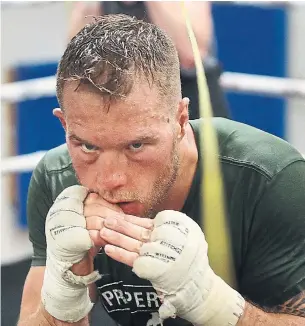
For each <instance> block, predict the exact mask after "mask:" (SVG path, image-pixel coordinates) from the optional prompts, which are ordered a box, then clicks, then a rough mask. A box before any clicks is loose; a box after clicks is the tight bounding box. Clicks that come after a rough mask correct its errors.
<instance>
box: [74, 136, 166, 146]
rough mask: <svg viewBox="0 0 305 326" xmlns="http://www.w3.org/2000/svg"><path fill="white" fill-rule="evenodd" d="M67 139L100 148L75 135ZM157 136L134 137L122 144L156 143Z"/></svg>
mask: <svg viewBox="0 0 305 326" xmlns="http://www.w3.org/2000/svg"><path fill="white" fill-rule="evenodd" d="M68 138H69V139H74V140H77V141H79V142H81V143H84V144H87V145H91V146H94V147H97V148H100V146H97V145H94V144H93V143H91V142H90V141H88V140H86V139H83V138H81V137H79V136H76V135H75V134H70V135H69V136H68ZM159 138H160V137H159V136H157V135H152V134H147V135H140V136H139V137H134V139H132V140H129V141H126V142H124V144H132V143H139V142H148V141H157V140H159Z"/></svg>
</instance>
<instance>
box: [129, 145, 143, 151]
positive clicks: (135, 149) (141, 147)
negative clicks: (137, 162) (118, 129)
mask: <svg viewBox="0 0 305 326" xmlns="http://www.w3.org/2000/svg"><path fill="white" fill-rule="evenodd" d="M143 146H144V144H143V143H132V144H130V145H129V146H128V148H129V149H130V150H131V151H132V152H138V151H140V150H141V149H143Z"/></svg>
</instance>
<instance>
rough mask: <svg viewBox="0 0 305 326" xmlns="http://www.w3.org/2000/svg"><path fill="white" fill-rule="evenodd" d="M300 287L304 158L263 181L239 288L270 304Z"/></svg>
mask: <svg viewBox="0 0 305 326" xmlns="http://www.w3.org/2000/svg"><path fill="white" fill-rule="evenodd" d="M304 290H305V161H297V162H294V163H292V164H290V165H289V166H287V167H286V168H284V169H283V170H281V171H280V172H279V173H278V174H277V175H275V176H274V177H273V178H272V179H271V180H270V181H269V182H268V184H267V186H266V188H265V191H264V192H263V194H262V196H261V199H260V200H259V202H258V204H257V207H256V210H255V214H254V216H253V220H252V225H251V232H250V235H249V246H248V248H247V254H246V255H245V261H244V264H243V268H242V280H241V292H242V293H243V294H244V295H245V296H246V297H248V298H251V299H252V301H254V302H255V303H257V304H261V305H263V306H266V307H272V306H275V305H278V304H281V303H284V302H285V301H287V300H288V299H290V298H291V297H293V296H295V295H297V294H298V293H300V292H302V291H304Z"/></svg>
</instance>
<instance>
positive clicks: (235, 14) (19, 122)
mask: <svg viewBox="0 0 305 326" xmlns="http://www.w3.org/2000/svg"><path fill="white" fill-rule="evenodd" d="M110 2H111V3H113V4H114V3H115V2H113V1H109V2H108V1H107V3H108V4H107V5H106V4H105V5H104V13H107V10H108V12H111V10H112V9H113V8H116V10H118V9H117V8H118V7H115V6H114V7H111V6H110V7H109V3H110ZM137 3H138V2H137ZM76 5H77V4H76V3H75V2H73V1H72V2H62V1H45V2H39V1H38V2H30V1H29V2H28V1H15V2H9V1H2V2H1V84H2V86H1V115H0V117H1V287H2V291H1V324H2V325H3V326H12V325H15V324H16V321H17V318H18V313H19V308H20V300H21V293H22V287H23V283H24V279H25V276H26V274H27V272H28V269H29V266H30V257H31V251H32V248H31V244H30V242H29V240H28V232H27V223H26V197H27V188H28V184H29V180H30V176H31V171H32V169H33V167H34V166H35V164H36V162H37V159H39V158H40V157H41V155H42V154H43V153H42V152H41V151H45V150H48V149H50V148H52V147H55V146H57V145H60V144H62V143H64V141H65V140H64V132H63V130H62V127H61V126H60V124H59V122H58V121H57V119H56V118H54V117H53V116H52V109H53V108H54V107H56V106H57V105H58V104H57V100H56V97H55V92H54V85H55V83H54V75H55V72H56V68H57V64H58V60H59V58H60V56H61V55H62V54H63V51H64V50H65V46H66V44H67V42H68V40H69V38H70V37H71V36H72V34H71V33H73V31H71V26H72V27H75V28H76V29H77V28H78V27H77V26H76V23H75V22H73V20H74V19H76V18H75V17H76V16H75V15H77V13H76V12H75V6H76ZM78 6H80V4H78ZM94 6H95V4H94V3H92V8H93V10H95V9H94V8H96V7H94ZM107 6H108V7H107ZM209 6H210V17H211V18H212V24H213V33H212V41H211V42H210V48H209V52H210V54H211V57H212V59H213V58H214V59H216V62H217V63H216V65H215V67H216V68H215V71H217V72H216V74H217V73H218V74H220V77H219V78H220V79H219V82H220V84H221V85H222V86H221V88H222V90H223V93H224V98H225V103H226V108H227V112H226V113H225V114H223V112H220V113H219V115H225V116H226V115H227V116H228V117H229V118H231V119H234V120H237V121H240V122H244V123H247V124H249V125H253V126H255V127H258V128H260V129H262V130H264V131H267V132H270V133H272V134H274V135H276V136H278V137H281V138H283V139H286V140H287V141H289V142H290V143H292V144H293V145H294V146H295V147H296V148H297V149H298V150H299V151H301V152H302V153H305V87H304V80H305V46H304V31H305V3H304V2H298V3H296V2H288V1H287V2H280V3H279V2H271V1H265V2H263V3H258V2H246V1H243V2H241V1H240V2H238V1H229V2H210V3H209ZM106 7H107V8H108V9H107V10H106V9H105V8H106ZM92 8H91V9H92ZM109 8H110V9H109ZM111 8H112V9H111ZM125 9H126V8H125ZM78 10H81V9H80V7H79V8H78ZM128 10H129V9H128ZM79 14H83V12H79ZM204 17H206V16H204V15H203V19H202V24H204V23H205V20H204ZM75 32H76V31H75ZM207 57H208V56H207ZM204 61H205V64H206V65H207V66H208V67H210V68H211V67H212V68H211V71H212V74H213V71H214V70H213V69H214V68H213V67H214V66H213V63H212V64H211V65H210V64H209V63H207V62H210V61H209V60H208V59H207V60H204ZM212 62H215V60H214V61H213V60H212ZM186 70H187V69H186ZM230 73H235V74H230ZM245 74H246V75H245ZM188 75H191V72H188V71H186V72H185V75H184V77H183V78H186V80H188V78H189V77H187V76H188ZM253 75H259V76H262V78H259V79H256V78H254V79H253ZM185 76H186V77H185ZM264 76H267V78H265V77H264ZM268 77H276V78H275V79H272V78H271V79H270V78H268ZM40 78H42V79H40ZM21 81H27V82H26V83H19V82H21ZM31 82H34V84H31ZM186 83H187V82H185V84H186ZM194 101H195V99H194ZM216 107H219V104H217V101H216V104H215V108H216ZM215 108H214V109H215ZM216 109H217V108H216ZM216 109H215V110H216ZM33 153H36V156H35V155H30V156H21V155H27V154H33ZM17 157H19V159H16V158H17ZM98 314H99V312H97V315H98ZM95 318H96V320H98V318H100V317H99V316H98V317H95ZM93 324H94V325H97V324H99V323H98V322H96V324H95V322H93ZM100 324H102V323H100ZM107 325H108V323H107ZM109 325H110V323H109Z"/></svg>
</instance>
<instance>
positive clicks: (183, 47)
mask: <svg viewBox="0 0 305 326" xmlns="http://www.w3.org/2000/svg"><path fill="white" fill-rule="evenodd" d="M145 5H146V6H147V8H148V14H149V17H150V19H151V21H152V22H153V23H154V24H156V25H157V26H159V27H160V28H161V29H163V30H164V31H165V32H166V33H167V34H168V35H169V36H170V37H171V38H172V40H173V41H174V43H175V45H176V48H177V51H178V54H179V58H180V62H181V65H182V67H184V68H193V67H194V58H193V52H192V49H191V45H190V41H189V37H188V34H187V29H186V23H185V17H184V15H183V11H182V5H181V3H180V2H179V1H178V2H175V1H174V2H167V1H147V2H146V3H145ZM186 8H187V11H188V14H189V17H190V20H191V22H192V28H193V30H194V33H195V36H196V39H197V42H198V47H199V50H200V53H201V56H202V58H204V57H205V56H206V54H207V53H208V50H209V47H210V44H211V38H212V30H213V23H212V17H211V13H210V3H209V2H207V1H199V2H187V3H186Z"/></svg>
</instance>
